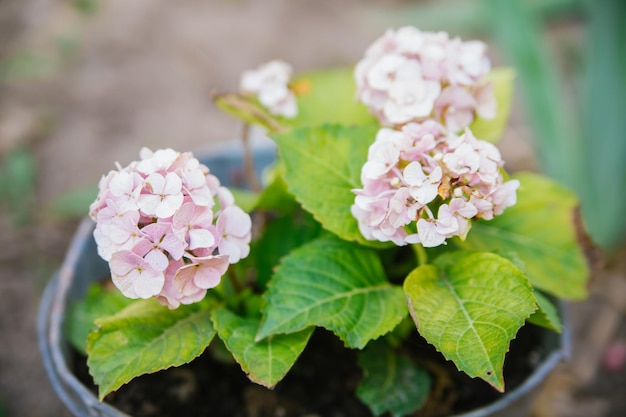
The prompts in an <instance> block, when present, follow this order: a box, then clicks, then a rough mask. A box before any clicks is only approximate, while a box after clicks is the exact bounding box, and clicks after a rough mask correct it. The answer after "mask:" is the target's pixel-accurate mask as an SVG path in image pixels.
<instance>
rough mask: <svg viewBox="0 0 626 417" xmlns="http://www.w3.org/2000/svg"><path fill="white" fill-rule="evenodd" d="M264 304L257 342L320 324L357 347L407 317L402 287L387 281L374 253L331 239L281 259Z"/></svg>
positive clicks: (351, 345)
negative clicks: (274, 335) (271, 336)
mask: <svg viewBox="0 0 626 417" xmlns="http://www.w3.org/2000/svg"><path fill="white" fill-rule="evenodd" d="M265 302H266V306H265V309H264V311H263V315H264V317H263V320H262V322H261V327H260V329H259V332H258V335H257V340H260V339H263V338H265V337H268V336H270V335H273V334H278V333H293V332H296V331H299V330H302V329H305V328H307V327H310V326H321V327H324V328H326V329H328V330H330V331H332V332H334V333H335V334H336V335H337V336H338V337H339V338H340V339H341V340H343V341H344V343H345V344H346V345H347V346H348V347H351V348H359V349H360V348H363V346H365V345H366V344H367V342H368V341H370V340H372V339H376V338H377V337H379V336H381V335H383V334H385V333H387V332H389V331H391V330H392V329H393V328H395V327H396V325H397V324H398V323H399V322H400V321H401V320H402V318H403V317H405V316H406V314H407V308H406V298H405V297H404V295H403V294H402V289H401V288H399V287H396V286H393V285H391V284H390V283H389V282H388V281H387V278H386V277H385V273H384V271H383V269H382V265H381V263H380V260H379V259H378V257H377V255H376V253H375V252H374V251H373V250H371V249H367V248H363V247H361V246H358V245H356V244H353V243H349V242H345V241H342V240H339V239H337V238H335V237H327V238H319V239H317V240H315V241H313V242H311V243H309V244H307V245H304V246H302V247H300V248H298V249H296V250H294V251H293V252H291V253H290V254H289V255H288V256H286V257H285V258H283V261H282V263H281V264H280V266H279V267H278V269H277V271H276V273H275V275H274V277H273V278H272V281H271V282H270V284H269V286H268V291H267V292H266V294H265Z"/></svg>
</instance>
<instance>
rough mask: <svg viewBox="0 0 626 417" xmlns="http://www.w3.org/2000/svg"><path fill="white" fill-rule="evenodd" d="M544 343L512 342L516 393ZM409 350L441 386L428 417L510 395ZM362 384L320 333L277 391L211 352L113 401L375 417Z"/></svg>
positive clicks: (179, 411) (210, 410) (171, 409)
mask: <svg viewBox="0 0 626 417" xmlns="http://www.w3.org/2000/svg"><path fill="white" fill-rule="evenodd" d="M540 335H541V331H540V330H539V329H538V328H536V327H534V326H525V327H524V328H523V329H522V330H520V333H519V334H518V338H517V339H516V340H514V341H513V342H512V344H511V350H510V352H509V354H508V356H507V362H506V364H505V381H506V382H507V389H508V390H509V391H510V390H511V389H513V388H515V387H517V386H518V385H519V384H520V383H522V382H523V381H524V380H525V379H526V377H527V376H528V375H529V373H530V372H532V370H533V369H534V368H535V366H536V365H537V364H538V362H539V361H540V360H541V359H542V358H543V357H544V356H545V354H546V352H544V351H543V350H542V347H541V338H540ZM406 348H407V351H409V352H412V355H413V356H415V357H419V363H420V364H422V365H423V366H425V367H426V368H427V369H428V370H429V371H430V372H431V376H432V377H433V381H434V384H433V386H434V387H435V389H434V390H433V392H432V393H431V396H430V398H429V400H428V402H427V404H426V406H425V408H424V409H423V410H422V411H421V412H420V413H419V416H420V417H425V416H428V417H435V416H445V415H449V414H451V413H458V412H463V411H468V410H472V409H475V408H479V407H481V406H483V405H486V404H489V403H491V402H493V401H494V400H497V399H498V398H499V397H500V396H501V395H503V394H500V393H498V392H497V391H496V390H495V389H493V388H491V387H490V386H489V385H487V384H486V383H485V382H483V381H480V380H476V379H471V378H469V377H467V376H466V375H465V374H463V373H460V372H458V371H457V370H456V368H455V367H454V365H453V364H452V363H451V362H446V361H444V360H443V358H442V357H441V355H440V354H439V353H437V352H436V351H435V350H434V349H433V348H432V346H430V345H428V344H427V343H426V341H425V340H424V339H422V338H420V337H419V336H417V335H416V336H415V337H414V338H413V339H411V340H410V341H408V342H407V345H406ZM76 368H77V371H76V372H77V374H78V375H79V378H80V379H81V380H82V381H83V382H84V383H85V384H86V385H88V386H92V387H93V382H92V380H91V377H90V376H89V374H88V373H87V368H86V364H85V358H84V357H81V356H78V355H77V357H76ZM360 378H361V371H360V369H359V368H358V366H357V361H356V351H354V350H350V349H345V348H344V347H343V345H342V343H341V341H339V340H338V339H337V338H336V337H335V336H334V335H333V334H331V333H329V332H327V331H325V330H321V329H319V330H317V331H316V332H315V333H314V335H313V336H312V338H311V341H310V342H309V344H308V346H307V348H306V349H305V350H304V352H303V353H302V355H301V357H300V358H299V359H298V361H297V362H296V364H295V365H294V367H293V369H292V370H291V371H290V372H289V374H288V375H287V376H286V377H285V378H284V379H283V380H282V381H281V382H280V383H279V384H278V385H277V386H276V388H275V389H274V390H269V389H266V388H264V387H261V386H259V385H256V384H254V383H252V382H250V381H249V380H248V379H247V378H246V376H245V375H244V373H243V372H242V371H241V369H240V368H239V366H238V365H237V364H235V363H224V362H220V361H218V360H216V359H214V358H213V357H212V355H211V353H210V351H207V352H205V353H204V354H202V355H201V356H200V357H198V358H197V359H196V360H194V361H193V362H191V363H190V364H187V365H184V366H181V367H179V368H174V369H169V370H166V371H161V372H157V373H155V374H151V375H144V376H141V377H139V378H136V379H134V380H133V381H131V382H130V383H129V384H127V385H125V386H123V387H122V388H121V389H119V390H118V391H117V392H115V393H112V394H110V395H109V396H108V397H107V398H106V401H107V402H109V403H110V404H112V405H114V406H115V407H116V408H118V409H120V410H122V411H124V412H126V413H128V414H130V415H132V416H135V417H169V416H192V415H193V416H224V417H226V416H228V417H304V416H308V417H314V416H324V417H367V416H372V414H371V413H370V411H369V410H368V408H367V407H366V406H365V405H364V404H362V403H361V402H360V401H359V399H358V398H357V397H356V395H355V389H356V386H357V385H358V382H359V380H360ZM93 389H94V392H95V387H94V388H93ZM504 395H506V394H504ZM415 415H416V416H417V415H418V414H417V413H416V414H415Z"/></svg>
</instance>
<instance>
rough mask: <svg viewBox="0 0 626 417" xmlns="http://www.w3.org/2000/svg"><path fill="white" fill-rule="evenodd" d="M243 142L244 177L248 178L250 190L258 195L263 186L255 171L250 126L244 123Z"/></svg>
mask: <svg viewBox="0 0 626 417" xmlns="http://www.w3.org/2000/svg"><path fill="white" fill-rule="evenodd" d="M241 140H242V142H243V169H244V175H245V176H246V179H247V181H248V185H249V186H250V189H251V190H252V191H254V192H255V193H258V192H260V191H261V185H260V182H259V179H258V178H257V176H256V171H255V169H254V156H253V155H252V149H251V148H250V125H249V124H248V123H244V125H243V132H242V135H241Z"/></svg>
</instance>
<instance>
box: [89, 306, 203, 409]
mask: <svg viewBox="0 0 626 417" xmlns="http://www.w3.org/2000/svg"><path fill="white" fill-rule="evenodd" d="M207 304H208V303H207V302H203V303H196V304H191V305H183V306H180V307H179V308H177V309H175V310H170V309H168V308H167V307H164V306H162V305H160V304H159V303H158V302H157V301H156V300H154V299H149V300H139V301H135V302H134V303H132V304H131V305H129V306H128V307H126V308H125V309H123V310H122V311H120V312H119V313H117V314H114V315H112V316H110V317H106V318H102V319H99V320H97V322H96V324H97V325H98V330H96V331H94V332H91V333H90V334H89V337H88V339H87V353H88V354H89V359H88V360H87V364H88V365H89V372H90V373H91V375H92V376H93V378H94V381H95V383H96V385H98V387H99V398H100V400H102V399H104V397H105V396H106V395H107V394H108V393H110V392H111V391H115V390H116V389H118V388H119V387H121V386H122V385H123V384H125V383H127V382H128V381H130V380H131V379H133V378H135V377H137V376H139V375H143V374H147V373H153V372H156V371H160V370H162V369H167V368H169V367H172V366H180V365H183V364H185V363H188V362H190V361H191V360H192V359H194V358H195V357H197V356H198V355H200V354H201V353H202V352H203V351H204V349H205V348H206V347H207V346H208V345H209V343H210V342H211V339H213V336H214V335H215V330H214V329H213V325H212V323H211V317H210V315H211V311H210V309H209V308H208V306H207Z"/></svg>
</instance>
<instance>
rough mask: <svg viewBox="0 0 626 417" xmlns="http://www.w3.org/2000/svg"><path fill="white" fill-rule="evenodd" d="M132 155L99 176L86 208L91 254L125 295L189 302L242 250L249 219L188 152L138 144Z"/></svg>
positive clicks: (172, 304) (242, 254)
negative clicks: (92, 223)
mask: <svg viewBox="0 0 626 417" xmlns="http://www.w3.org/2000/svg"><path fill="white" fill-rule="evenodd" d="M140 157H141V160H140V161H134V162H132V163H131V164H130V165H128V166H127V167H125V168H122V167H121V166H119V165H118V166H117V168H118V169H117V170H113V171H110V172H109V173H108V174H107V175H106V176H103V177H102V179H101V180H100V184H99V187H100V191H99V194H98V197H97V199H96V201H94V202H93V203H92V205H91V207H90V212H89V214H90V216H91V217H92V218H93V219H94V220H95V221H96V228H95V231H94V237H95V240H96V243H97V245H98V253H99V254H100V256H101V257H102V258H103V259H105V260H107V261H108V262H109V266H110V269H111V277H112V280H113V283H114V284H115V285H116V286H117V288H119V289H120V290H121V292H122V293H123V294H124V295H125V296H127V297H129V298H150V297H156V298H157V300H158V301H159V302H160V303H162V304H164V305H167V306H168V307H169V308H177V307H178V306H179V305H180V304H190V303H193V302H197V301H199V300H201V299H202V298H204V296H205V295H206V292H207V289H209V288H213V287H215V286H216V285H218V284H219V283H220V280H221V277H222V275H224V273H225V272H226V270H227V269H228V265H229V263H230V264H232V263H235V262H237V261H239V259H241V258H245V257H246V256H247V255H248V253H249V251H250V247H249V243H250V238H251V226H252V224H251V219H250V216H249V215H248V214H246V213H245V212H244V211H243V210H242V209H241V208H239V207H238V206H237V205H235V204H234V198H233V195H232V193H231V192H230V191H229V190H228V189H226V188H225V187H222V186H221V185H220V182H219V180H218V179H217V177H215V176H214V175H212V174H210V173H209V169H208V168H207V167H206V166H205V165H203V164H201V163H200V162H199V161H198V160H197V159H196V158H194V157H193V155H192V154H191V153H189V152H186V153H179V152H176V151H174V150H172V149H162V150H158V151H156V152H152V151H150V150H149V149H146V148H144V149H142V150H141V153H140Z"/></svg>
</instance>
